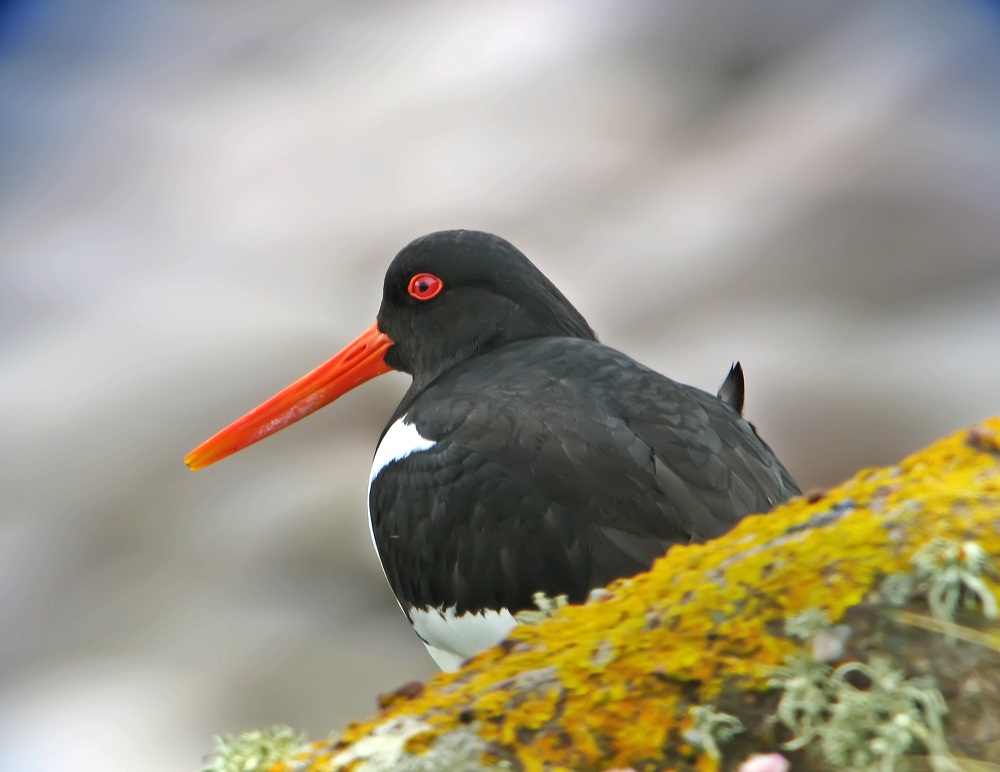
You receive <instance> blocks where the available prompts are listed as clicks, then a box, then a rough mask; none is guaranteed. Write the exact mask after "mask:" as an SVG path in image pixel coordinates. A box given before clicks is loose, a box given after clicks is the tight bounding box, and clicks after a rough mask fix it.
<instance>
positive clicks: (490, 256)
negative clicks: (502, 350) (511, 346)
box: [377, 230, 597, 385]
mask: <svg viewBox="0 0 1000 772" xmlns="http://www.w3.org/2000/svg"><path fill="white" fill-rule="evenodd" d="M377 324H378V328H379V329H380V330H381V331H382V332H384V333H385V334H386V335H387V336H389V338H391V339H392V341H393V343H394V345H393V346H392V348H390V349H389V351H388V352H387V353H386V355H385V362H386V364H387V365H389V366H390V367H392V368H393V369H395V370H402V371H403V372H406V373H410V374H411V375H412V376H413V378H414V384H415V385H416V384H417V383H426V382H427V381H429V380H431V379H433V378H434V377H436V376H437V375H438V374H440V373H441V372H443V371H444V370H446V369H448V368H449V367H451V366H452V365H454V364H456V363H457V362H460V361H462V360H464V359H468V358H469V357H471V356H475V355H476V354H478V353H481V352H483V351H487V350H489V349H491V348H495V347H497V346H501V345H503V344H505V343H511V342H513V341H518V340H527V339H529V338H543V337H550V336H560V337H571V338H584V339H587V340H596V339H597V336H596V335H594V331H593V330H591V329H590V325H588V324H587V322H586V320H585V319H584V318H583V317H582V316H581V315H580V312H579V311H577V310H576V309H575V308H574V307H573V306H572V304H571V303H570V302H569V301H568V300H567V299H566V298H565V297H564V296H563V294H562V293H561V292H560V291H559V290H558V289H556V288H555V286H554V285H553V284H552V282H550V281H549V280H548V279H546V278H545V276H544V275H543V274H542V272H541V271H539V270H538V269H537V268H536V267H535V266H534V265H532V263H531V261H529V260H528V258H526V257H525V256H524V255H523V254H521V252H520V251H519V250H518V249H517V248H516V247H514V245H513V244H511V243H510V242H508V241H505V240H504V239H502V238H500V237H499V236H494V235H492V234H490V233H483V232H481V231H465V230H456V231H439V232H437V233H431V234H428V235H427V236H422V237H421V238H419V239H416V240H415V241H412V242H410V243H409V244H408V245H407V246H406V247H404V248H403V250H402V251H401V252H400V253H399V254H398V255H396V257H395V259H394V260H393V261H392V264H391V265H390V266H389V270H388V271H387V272H386V274H385V286H384V289H383V294H382V307H381V308H380V309H379V312H378V321H377Z"/></svg>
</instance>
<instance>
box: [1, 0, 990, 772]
mask: <svg viewBox="0 0 1000 772" xmlns="http://www.w3.org/2000/svg"><path fill="white" fill-rule="evenodd" d="M4 14H5V15H4V16H3V17H0V18H2V21H0V769H2V770H15V769H16V770H56V769H66V768H68V767H69V766H70V765H72V767H73V768H74V769H78V770H91V769H93V770H117V769H121V770H131V769H143V770H148V771H149V772H160V771H161V770H163V771H164V772H165V771H166V770H182V769H195V768H197V766H198V765H199V763H200V759H201V755H202V754H203V753H204V752H206V751H208V750H209V749H210V748H211V735H212V734H214V733H219V732H235V731H238V730H240V729H244V728H249V727H254V726H262V725H265V724H268V723H271V722H278V721H281V722H287V723H290V724H292V725H293V726H296V727H302V728H305V729H307V730H309V732H310V733H311V734H312V735H314V736H322V735H323V734H325V733H326V732H327V731H329V730H330V729H332V728H336V727H338V726H340V725H342V724H344V723H345V722H347V721H349V720H350V719H352V718H358V717H361V716H364V715H366V714H367V713H369V712H371V710H372V708H373V706H374V696H375V695H376V694H377V693H379V692H381V691H386V690H389V689H391V688H393V687H395V686H397V685H399V684H401V683H402V682H404V681H407V680H411V679H414V678H423V677H426V676H428V675H430V674H431V673H432V672H433V668H432V665H431V662H430V660H429V658H427V656H426V654H425V653H424V651H423V647H422V646H421V645H419V643H418V642H417V641H416V639H415V638H413V637H412V634H411V633H410V631H409V629H408V626H407V624H406V622H405V621H404V619H403V618H402V616H401V615H400V613H399V611H398V609H397V608H396V605H395V603H394V601H393V599H392V597H391V594H390V593H389V591H388V588H387V587H386V586H385V583H384V579H383V577H382V575H381V571H380V569H379V567H378V564H377V560H376V558H375V556H374V553H373V551H372V549H371V545H370V543H369V537H368V533H367V524H366V522H365V503H364V498H365V480H366V475H367V471H368V466H369V463H370V460H371V455H372V453H373V451H374V444H375V441H376V438H377V436H378V433H379V430H380V429H381V427H382V424H383V422H384V420H385V419H386V417H387V416H388V415H389V413H390V412H391V410H392V407H393V406H394V404H395V400H396V398H397V397H398V396H399V394H400V393H401V392H402V390H403V389H404V388H405V383H406V381H405V378H404V377H402V376H398V375H390V376H386V377H385V378H382V379H379V380H378V381H376V382H373V383H372V384H370V385H369V386H367V387H366V388H364V389H362V390H360V391H358V392H356V393H352V394H350V395H349V396H347V397H345V398H344V399H343V400H342V401H341V402H339V403H338V404H337V405H335V406H333V407H331V408H329V409H328V410H326V411H324V412H322V413H321V414H319V415H317V416H314V417H313V418H311V419H310V420H309V421H306V422H304V423H302V424H299V425H298V426H296V427H294V428H292V429H290V430H288V431H286V432H283V433H282V434H280V435H278V436H275V437H274V438H272V439H270V440H269V441H268V442H266V443H263V444H261V445H258V446H256V447H254V448H252V449H250V450H248V451H246V452H244V453H242V454H240V455H239V456H236V457H234V458H233V459H230V460H228V461H226V462H224V463H222V464H220V465H218V466H216V467H212V468H210V469H208V470H205V471H203V472H199V473H198V474H196V475H194V474H190V473H189V472H187V471H186V470H185V468H184V466H183V464H182V463H181V459H182V457H183V456H184V455H185V453H186V452H187V451H188V450H190V449H191V448H192V447H193V446H194V445H195V444H197V443H198V442H200V441H201V440H203V439H204V438H206V437H207V436H208V435H209V434H211V433H213V432H214V431H216V430H217V429H219V428H221V427H222V426H223V425H224V424H226V423H228V422H229V421H230V420H231V419H233V418H235V417H236V416H237V415H239V414H241V413H242V412H243V411H245V410H246V409H248V408H250V407H252V406H254V405H255V404H257V403H258V402H259V401H260V400H261V399H263V398H264V397H267V396H269V395H270V394H271V393H273V392H274V391H276V390H277V389H278V388H280V387H282V386H284V385H285V384H286V383H288V382H290V381H291V380H292V379H294V378H296V377H298V376H299V375H301V374H302V373H304V372H305V371H306V370H308V369H310V368H311V367H313V366H314V365H316V364H318V363H319V362H321V361H323V360H325V359H326V358H327V357H328V356H330V355H331V354H332V353H333V352H334V351H336V350H337V349H339V348H340V347H341V346H342V345H343V344H344V343H346V342H347V341H348V340H350V339H351V338H353V337H354V335H356V334H357V333H358V332H360V331H361V330H362V329H363V328H364V327H366V326H367V325H368V324H370V323H371V320H372V318H373V317H374V314H375V312H376V310H377V307H378V301H379V296H380V289H381V277H382V273H383V271H384V269H385V267H386V265H387V264H388V262H389V260H390V259H391V258H392V256H393V255H394V254H395V252H396V251H397V250H398V249H399V248H400V247H401V246H402V245H403V244H405V243H406V242H407V241H409V240H410V239H411V238H413V237H415V236H417V235H420V234H423V233H426V232H428V231H431V230H435V229H439V228H446V227H475V228H483V229H487V230H492V231H495V232H497V233H500V234H502V235H504V236H505V237H507V238H509V239H511V240H512V241H513V242H514V243H515V244H517V245H518V246H519V247H520V248H521V249H523V250H524V251H525V252H526V253H527V254H528V255H529V256H530V257H531V258H532V259H533V260H534V261H535V262H536V263H537V264H538V265H539V266H540V267H541V268H542V269H543V270H544V271H545V272H546V273H547V274H548V275H549V276H550V277H551V278H552V279H553V280H554V281H555V282H556V283H557V284H558V285H559V286H560V287H561V288H562V289H563V290H564V291H565V292H566V293H567V294H568V295H569V297H570V298H571V299H572V300H573V301H574V302H575V304H576V305H577V306H578V307H579V308H580V309H581V310H582V311H583V312H584V313H585V315H586V316H587V317H588V319H589V320H590V321H591V323H592V324H593V325H594V327H595V328H596V329H597V330H598V331H599V332H600V333H601V335H602V338H603V340H604V341H605V342H606V343H608V344H610V345H613V346H616V347H618V348H621V349H623V350H625V351H627V352H629V353H630V354H632V355H634V356H635V357H636V358H638V359H639V360H641V361H643V362H646V363H648V364H650V365H652V366H655V367H656V368H658V369H660V370H661V371H663V372H665V373H667V374H669V375H671V376H672V377H675V378H677V379H680V380H684V381H687V382H691V383H694V384H697V385H700V386H703V387H705V388H708V389H715V388H716V387H717V386H718V384H719V382H720V381H721V379H722V378H723V376H724V375H725V373H726V371H727V369H728V367H729V364H730V362H731V361H732V360H733V359H737V358H738V359H740V360H742V362H743V364H744V367H745V368H746V371H747V375H748V415H749V416H750V417H751V418H752V420H754V421H755V422H756V423H757V425H758V427H759V428H760V430H761V432H762V434H763V435H764V436H765V437H766V438H767V439H768V440H769V441H770V442H771V444H772V445H773V446H774V447H775V449H776V450H777V451H778V452H779V454H780V455H781V456H782V458H783V459H785V460H786V462H787V464H788V466H789V467H790V468H791V469H792V471H793V473H795V474H796V475H797V477H798V478H799V480H800V482H801V483H802V484H803V485H804V486H812V485H825V484H830V483H834V482H836V481H837V480H839V479H840V478H842V477H844V476H846V475H847V474H849V473H850V472H851V471H853V470H855V469H857V468H859V467H862V466H865V465H870V464H881V463H889V462H892V461H894V460H895V459H897V458H899V457H901V456H902V455H904V454H906V453H908V452H910V451H912V450H915V449H917V448H918V447H920V446H922V445H924V444H926V443H927V442H929V441H931V440H933V439H934V438H935V437H937V436H939V435H941V434H943V433H946V432H949V431H951V430H954V429H957V428H959V427H961V426H964V425H967V424H970V423H973V422H976V421H978V420H980V419H981V418H983V417H985V416H987V415H989V414H991V413H996V412H998V409H997V408H998V397H997V384H998V382H1000V357H998V356H997V348H998V347H997V334H998V332H1000V302H998V300H997V298H998V291H1000V254H998V250H1000V246H998V245H1000V216H998V207H997V202H998V200H1000V128H998V127H1000V79H998V73H1000V70H998V66H1000V29H998V26H997V11H996V6H995V5H993V4H990V3H985V2H980V3H975V2H971V1H969V2H961V1H956V0H948V1H946V0H941V1H940V2H932V1H930V0H926V1H924V0H907V1H906V2H904V1H903V0H900V2H889V1H884V2H876V3H862V2H848V1H847V0H844V1H842V2H840V1H837V0H828V1H827V2H818V3H795V2H791V0H750V1H749V2H748V1H747V0H740V1H739V2H737V1H736V0H729V1H725V2H724V1H723V0H710V1H709V2H706V0H673V1H672V2H658V3H653V2H650V3H638V2H631V3H627V2H623V3H619V2H615V3H582V4H581V3H574V2H569V0H564V1H563V2H548V3H535V2H527V0H524V1H523V2H508V3H503V4H500V3H497V4H477V3H458V2H421V3H410V4H407V5H403V4H392V3H385V2H382V3H380V2H366V3H348V2H342V3H327V2H319V1H318V0H315V1H312V0H284V2H281V3H273V2H269V3H264V2H256V1H255V0H244V1H242V2H226V1H222V0H213V1H211V2H209V1H207V0H206V1H205V2H197V3H194V2H179V1H175V2H167V0H133V1H132V2H125V0H118V1H117V2H115V1H114V0H91V2H89V3H87V4H82V3H70V2H59V1H57V0H52V1H51V2H20V3H14V4H8V5H7V7H6V10H5V11H4Z"/></svg>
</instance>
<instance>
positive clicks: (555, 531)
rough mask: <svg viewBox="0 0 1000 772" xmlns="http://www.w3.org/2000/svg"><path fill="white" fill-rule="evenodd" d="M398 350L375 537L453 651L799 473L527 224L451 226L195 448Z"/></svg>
mask: <svg viewBox="0 0 1000 772" xmlns="http://www.w3.org/2000/svg"><path fill="white" fill-rule="evenodd" d="M390 370H401V371H402V372H405V373H409V374H410V375H411V376H412V377H413V382H412V384H411V386H410V388H409V390H407V392H406V394H405V395H404V396H403V399H402V401H401V402H400V403H399V406H398V407H397V408H396V410H395V412H394V413H393V414H392V417H391V418H390V419H389V421H388V423H387V424H386V427H385V429H384V430H383V431H382V436H381V438H380V439H379V443H378V447H377V450H376V451H375V458H374V460H373V462H372V468H371V475H370V476H369V481H368V512H369V524H370V527H371V536H372V541H373V543H374V544H375V549H376V550H377V552H378V556H379V559H380V560H381V562H382V568H383V569H384V571H385V575H386V578H387V579H388V581H389V585H390V587H391V588H392V591H393V592H394V593H395V595H396V599H397V601H398V602H399V605H400V607H401V608H402V610H403V612H404V613H405V614H406V616H407V618H408V619H409V620H410V622H411V624H412V625H413V627H414V629H415V630H416V632H417V634H418V635H419V636H420V638H421V639H422V640H423V642H424V643H425V644H426V646H427V649H428V651H429V652H430V653H431V656H432V657H433V658H434V660H435V661H436V662H437V663H438V665H439V666H440V667H441V668H443V669H446V670H452V669H456V668H457V667H459V666H460V665H461V663H462V662H463V661H464V660H465V659H467V658H468V657H470V656H472V655H473V654H475V653H476V652H478V651H481V650H482V649H485V648H488V647H489V646H492V645H494V644H496V643H498V642H499V641H500V640H502V639H503V638H504V637H505V636H506V635H507V633H508V632H509V631H510V630H511V629H512V628H513V627H514V625H515V624H516V622H515V620H514V616H513V615H514V614H516V613H518V612H520V611H523V610H529V609H532V608H534V600H533V596H534V594H535V593H537V592H543V593H545V594H546V595H547V596H548V597H550V598H551V597H556V596H559V595H565V596H567V597H568V599H569V601H570V602H571V603H579V602H582V601H583V600H585V599H586V597H587V595H588V594H589V592H590V591H591V590H593V589H595V588H599V587H602V586H604V585H606V584H608V583H609V582H611V581H612V580H613V579H616V578H618V577H623V576H631V575H633V574H636V573H639V572H641V571H645V570H646V569H648V568H649V567H650V566H651V565H652V563H653V561H654V560H655V559H656V558H657V557H659V556H661V555H662V554H663V553H664V552H665V551H666V550H667V549H668V548H669V547H670V546H671V545H672V544H688V543H691V542H698V541H704V540H706V539H711V538H713V537H715V536H718V535H720V534H722V533H723V532H725V531H727V530H728V529H729V528H731V527H732V526H733V525H734V524H735V523H736V522H738V521H739V520H740V519H741V518H743V517H744V516H745V515H748V514H751V513H754V512H765V511H767V510H769V509H771V508H772V507H773V506H774V505H775V504H777V503H779V502H781V501H784V500H786V499H788V498H789V497H791V496H793V495H796V494H798V493H799V489H798V487H797V486H796V484H795V482H794V481H793V480H792V478H791V476H790V475H789V474H788V472H787V471H786V470H785V468H784V467H783V466H782V465H781V463H780V462H779V461H778V459H777V458H776V457H775V455H774V453H773V452H772V451H771V449H770V448H769V447H768V446H767V444H766V443H765V442H764V441H763V440H762V439H760V437H759V436H758V435H757V432H756V430H755V429H754V427H753V426H752V425H751V424H750V423H749V422H747V421H746V420H744V419H743V418H742V416H741V412H742V407H743V375H742V370H741V369H740V368H739V365H735V366H734V367H733V369H732V370H731V371H730V374H729V377H727V379H726V381H725V383H724V384H723V386H722V389H721V390H720V392H719V395H718V396H714V395H712V394H709V393H707V392H705V391H702V390H700V389H697V388H695V387H693V386H686V385H684V384H681V383H677V382H675V381H672V380H670V379H669V378H667V377H665V376H663V375H660V374H659V373H656V372H654V371H653V370H650V369H649V368H648V367H645V366H643V365H641V364H639V363H638V362H636V361H635V360H633V359H630V358H629V357H627V356H625V355H624V354H622V353H620V352H618V351H616V350H614V349H612V348H609V347H607V346H604V345H602V344H600V343H598V341H597V336H596V335H595V334H594V332H593V330H591V328H590V326H589V325H588V324H587V322H586V321H585V320H584V318H583V316H581V315H580V313H579V312H578V311H577V310H576V309H575V308H574V307H573V306H572V305H571V304H570V302H569V301H568V300H567V299H566V298H565V297H564V296H563V295H562V293H561V292H560V291H559V290H558V289H556V287H555V286H554V285H553V284H552V283H551V282H550V281H549V280H548V279H547V278H545V276H543V275H542V273H541V272H540V271H539V270H538V269H537V268H536V267H535V266H534V265H533V264H532V263H531V262H530V261H529V260H528V259H527V258H526V257H525V256H524V255H523V254H522V253H521V252H520V251H518V250H517V249H516V248H515V247H514V246H513V245H512V244H510V243H509V242H507V241H505V240H504V239H502V238H499V237H498V236H494V235H491V234H488V233H482V232H478V231H464V230H456V231H442V232H438V233H432V234H430V235H427V236H424V237H422V238H419V239H417V240H415V241H413V242H412V243H410V244H409V245H408V246H406V247H405V248H404V249H403V250H402V251H401V252H400V253H399V254H398V255H396V258H395V259H394V260H393V261H392V264H391V265H390V266H389V270H388V271H387V272H386V276H385V284H384V289H383V296H382V305H381V308H380V309H379V312H378V317H377V319H376V321H375V324H373V325H372V326H371V327H369V328H368V329H367V330H366V331H365V332H364V333H362V334H361V335H360V336H359V337H358V338H357V339H356V340H355V341H354V342H353V343H351V344H350V345H348V346H347V347H346V348H345V349H344V350H343V351H341V352H340V353H339V354H337V355H336V356H334V357H333V358H332V359H331V360H329V361H328V362H326V363H325V364H323V365H321V366H320V367H318V368H317V369H316V370H314V371H313V372H311V373H309V374H308V375H306V376H304V377H303V378H301V379H300V380H298V381H296V382H295V383H294V384H292V385H291V386H289V387H288V388H286V389H284V390H283V391H281V392H280V393H278V394H276V395H275V396H274V397H272V398H271V399H270V400H268V401H267V402H265V403H264V404H262V405H261V406H260V407H258V408H256V409H255V410H253V411H251V412H250V413H248V414H247V415H245V416H243V417H242V418H240V419H239V420H238V421H236V422H234V423H233V424H232V425H230V426H229V427H227V428H225V429H223V430H222V431H221V432H219V433H218V434H216V435H215V436H214V437H212V438H211V439H209V440H208V441H207V442H205V443H204V444H202V445H201V446H199V447H198V448H197V449H195V450H194V451H193V452H192V453H191V454H190V455H189V456H188V457H187V459H186V463H187V464H188V466H190V467H191V468H192V469H199V468H201V467H203V466H207V465H208V464H211V463H213V462H215V461H218V460H219V459H221V458H224V457H225V456H228V455H230V454H232V453H235V452H236V451H238V450H241V449H242V448H244V447H246V446H248V445H250V444H252V443H254V442H257V441H258V440H261V439H263V438H264V437H266V436H268V435H270V434H273V433H274V432H276V431H278V430H280V429H282V428H284V427H285V426H288V425H289V424H292V423H294V422H295V421H298V420H299V419H300V418H304V417H305V416H307V415H309V414H310V413H312V412H314V411H316V410H318V409H319V408H321V407H323V406H324V405H326V404H328V403H330V402H332V401H333V400H335V399H336V398H337V397H339V396H341V395H342V394H344V393H345V392H347V391H349V390H351V389H353V388H354V387H355V386H358V385H360V384H362V383H364V382H365V381H367V380H369V379H370V378H374V377H375V376H377V375H381V374H382V373H386V372H388V371H390Z"/></svg>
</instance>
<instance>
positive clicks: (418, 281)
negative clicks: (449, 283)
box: [406, 273, 444, 300]
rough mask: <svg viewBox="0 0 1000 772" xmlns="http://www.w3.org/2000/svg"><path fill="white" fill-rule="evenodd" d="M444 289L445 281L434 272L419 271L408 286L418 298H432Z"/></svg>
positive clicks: (411, 294)
mask: <svg viewBox="0 0 1000 772" xmlns="http://www.w3.org/2000/svg"><path fill="white" fill-rule="evenodd" d="M442 289H444V282H443V281H441V280H440V279H439V278H438V277H437V276H435V275H434V274H432V273H418V274H417V275H416V276H414V277H413V278H412V279H410V284H409V286H408V287H407V288H406V290H407V292H409V293H410V296H411V297H414V298H416V299H417V300H430V299H431V298H433V297H435V296H437V294H438V293H439V292H441V290H442Z"/></svg>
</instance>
